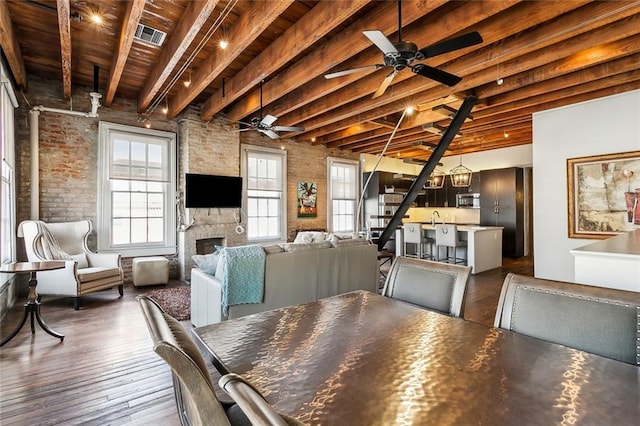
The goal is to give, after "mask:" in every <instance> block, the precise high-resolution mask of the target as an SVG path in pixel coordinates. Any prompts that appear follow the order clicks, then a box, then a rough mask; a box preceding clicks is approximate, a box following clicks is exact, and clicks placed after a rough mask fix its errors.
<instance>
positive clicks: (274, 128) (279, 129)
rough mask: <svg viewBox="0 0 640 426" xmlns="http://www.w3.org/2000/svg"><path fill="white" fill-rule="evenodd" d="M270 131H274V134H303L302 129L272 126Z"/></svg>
mask: <svg viewBox="0 0 640 426" xmlns="http://www.w3.org/2000/svg"><path fill="white" fill-rule="evenodd" d="M271 130H275V131H276V132H304V127H293V126H273V127H272V128H271Z"/></svg>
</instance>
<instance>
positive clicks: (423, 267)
mask: <svg viewBox="0 0 640 426" xmlns="http://www.w3.org/2000/svg"><path fill="white" fill-rule="evenodd" d="M470 273H471V267H470V266H463V265H450V264H446V263H440V262H433V261H430V260H424V259H411V258H408V257H404V256H398V257H396V259H395V260H394V261H393V264H392V265H391V269H390V270H389V274H388V275H387V281H386V282H385V285H384V289H383V290H382V295H383V296H387V297H392V298H394V299H399V300H402V301H404V302H408V303H411V304H414V305H418V306H422V307H424V308H427V309H432V310H435V311H439V312H443V313H446V314H449V315H451V316H454V317H462V316H463V315H464V300H465V294H466V288H467V282H468V281H469V274H470Z"/></svg>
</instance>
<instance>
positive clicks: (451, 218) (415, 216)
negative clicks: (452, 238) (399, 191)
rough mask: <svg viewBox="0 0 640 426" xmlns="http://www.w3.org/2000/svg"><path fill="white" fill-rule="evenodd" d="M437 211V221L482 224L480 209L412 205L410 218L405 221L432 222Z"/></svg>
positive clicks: (408, 213) (409, 213) (409, 211)
mask: <svg viewBox="0 0 640 426" xmlns="http://www.w3.org/2000/svg"><path fill="white" fill-rule="evenodd" d="M434 211H437V212H438V214H439V215H440V218H438V217H437V215H436V222H446V223H460V224H470V225H478V224H480V209H457V208H455V207H436V208H433V207H412V208H410V209H409V210H408V211H407V215H409V218H408V219H404V222H431V215H432V214H433V212H434Z"/></svg>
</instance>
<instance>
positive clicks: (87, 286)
mask: <svg viewBox="0 0 640 426" xmlns="http://www.w3.org/2000/svg"><path fill="white" fill-rule="evenodd" d="M91 230H92V225H91V221H89V220H79V221H74V222H57V223H45V222H42V221H39V220H25V221H23V222H21V223H20V225H19V226H18V236H19V237H24V247H25V251H26V254H27V259H28V260H29V262H42V261H45V260H62V261H64V262H65V267H64V269H58V270H55V271H46V272H38V273H37V279H38V287H37V288H38V294H48V295H55V296H69V297H73V298H74V308H75V309H76V310H77V309H79V307H80V296H83V295H86V294H89V293H93V292H96V291H101V290H106V289H110V288H114V287H117V288H118V292H119V294H120V296H122V295H123V281H122V266H121V259H120V254H119V253H94V252H92V251H91V250H90V249H89V247H88V244H87V240H88V238H89V234H91Z"/></svg>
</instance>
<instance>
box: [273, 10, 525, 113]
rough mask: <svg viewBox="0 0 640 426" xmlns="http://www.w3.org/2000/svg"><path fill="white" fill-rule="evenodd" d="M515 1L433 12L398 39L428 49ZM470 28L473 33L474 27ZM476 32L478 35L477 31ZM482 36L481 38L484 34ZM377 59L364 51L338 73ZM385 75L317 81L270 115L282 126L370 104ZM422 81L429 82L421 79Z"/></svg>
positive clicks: (435, 61)
mask: <svg viewBox="0 0 640 426" xmlns="http://www.w3.org/2000/svg"><path fill="white" fill-rule="evenodd" d="M518 1H519V0H510V1H504V2H499V1H478V2H470V3H465V4H464V5H460V6H459V7H456V8H454V9H453V10H451V11H448V12H447V13H438V12H439V11H436V12H435V13H434V14H433V15H435V16H427V17H426V19H427V20H422V21H420V25H413V26H408V27H407V28H404V29H403V32H402V38H403V39H405V40H410V41H411V42H413V43H415V44H417V45H418V46H423V47H424V46H429V45H431V44H433V43H435V42H438V41H441V40H443V39H446V38H447V37H450V36H452V35H455V34H458V33H460V32H463V31H468V30H469V29H470V28H471V27H473V25H475V24H478V23H479V22H481V21H482V20H485V19H487V18H489V17H491V16H494V15H496V14H499V13H501V12H503V11H504V10H505V9H507V8H509V6H512V5H514V4H517V3H518ZM452 4H453V3H452ZM511 21H513V20H512V19H511V20H506V19H505V23H506V22H511ZM503 26H504V25H503ZM524 26H525V24H524V23H523V24H522V28H524ZM473 28H474V29H476V28H475V27H473ZM477 29H479V30H480V31H482V28H481V27H479V28H477ZM520 29H521V28H520ZM481 34H482V33H481ZM482 35H483V37H484V34H482ZM496 37H497V36H496ZM502 37H504V34H502ZM390 39H393V37H392V36H390ZM491 41H492V39H491V38H489V39H487V42H491ZM487 42H485V43H483V44H482V45H477V46H475V47H472V48H467V51H469V50H468V49H480V48H481V46H484V45H487ZM460 52H463V51H462V50H461V51H458V52H456V54H460ZM451 55H452V54H446V55H440V56H437V57H434V58H429V65H431V66H438V65H441V64H443V63H444V62H445V61H446V59H447V58H451ZM381 56H382V55H381V53H380V50H378V49H377V48H375V47H372V48H370V49H368V50H367V51H366V52H365V54H362V55H358V56H357V57H356V58H355V59H353V60H351V61H348V62H347V63H345V64H342V66H341V69H342V67H344V69H354V68H359V67H363V66H367V65H371V64H376V63H380V62H381ZM388 73H389V69H388V68H385V69H381V70H380V71H377V72H373V73H368V74H363V73H354V74H350V75H347V76H343V77H339V78H333V79H330V80H327V79H325V78H318V79H316V80H314V81H313V82H311V83H310V84H308V85H305V86H304V87H303V88H301V89H300V91H296V92H293V93H291V94H290V95H289V96H286V97H284V98H282V99H280V100H278V102H277V103H276V104H275V105H274V108H273V109H272V110H271V112H272V113H273V114H276V115H280V119H281V120H282V121H283V122H285V123H300V122H302V121H303V120H308V119H310V118H312V117H315V116H317V115H320V114H323V113H326V112H327V111H331V110H333V109H335V108H336V107H338V106H344V105H347V104H349V103H350V102H351V101H352V100H353V99H357V98H364V99H366V100H370V98H371V95H372V94H373V93H374V92H375V91H376V90H377V89H378V87H379V86H380V83H381V82H382V80H383V79H384V76H385V75H387V74H388ZM414 75H415V74H414V73H412V72H410V70H405V71H404V72H400V73H398V74H397V75H396V77H395V78H394V82H395V83H397V82H399V81H402V80H406V79H408V78H411V77H412V76H414ZM419 78H422V77H419ZM422 79H423V80H425V81H430V80H426V79H424V78H422ZM355 82H357V84H355ZM351 83H354V84H351ZM393 87H395V85H394V86H391V89H388V90H390V91H391V90H393ZM387 95H388V93H386V94H385V96H382V97H381V98H382V99H380V98H378V99H377V101H378V102H379V103H384V102H386V100H385V99H384V98H386V96H387ZM294 110H295V111H294ZM283 114H286V115H283Z"/></svg>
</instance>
